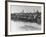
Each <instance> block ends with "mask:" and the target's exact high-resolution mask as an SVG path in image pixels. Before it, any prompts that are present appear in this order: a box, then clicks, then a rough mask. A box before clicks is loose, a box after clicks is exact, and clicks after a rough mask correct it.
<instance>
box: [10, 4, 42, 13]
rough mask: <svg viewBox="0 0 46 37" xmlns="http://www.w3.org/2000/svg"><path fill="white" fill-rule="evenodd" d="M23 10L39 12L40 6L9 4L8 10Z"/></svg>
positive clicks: (16, 11)
mask: <svg viewBox="0 0 46 37" xmlns="http://www.w3.org/2000/svg"><path fill="white" fill-rule="evenodd" d="M23 10H24V12H25V13H26V12H28V13H30V12H32V13H34V12H36V11H37V10H38V11H39V12H41V6H18V5H11V7H10V11H11V13H20V12H22V11H23Z"/></svg>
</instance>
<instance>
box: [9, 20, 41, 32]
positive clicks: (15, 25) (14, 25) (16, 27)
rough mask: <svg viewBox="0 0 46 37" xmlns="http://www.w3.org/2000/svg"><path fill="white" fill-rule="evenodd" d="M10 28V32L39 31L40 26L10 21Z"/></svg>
mask: <svg viewBox="0 0 46 37" xmlns="http://www.w3.org/2000/svg"><path fill="white" fill-rule="evenodd" d="M10 26H11V27H10V29H11V32H17V31H34V30H41V25H40V24H37V23H31V22H23V21H13V20H11V25H10Z"/></svg>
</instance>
